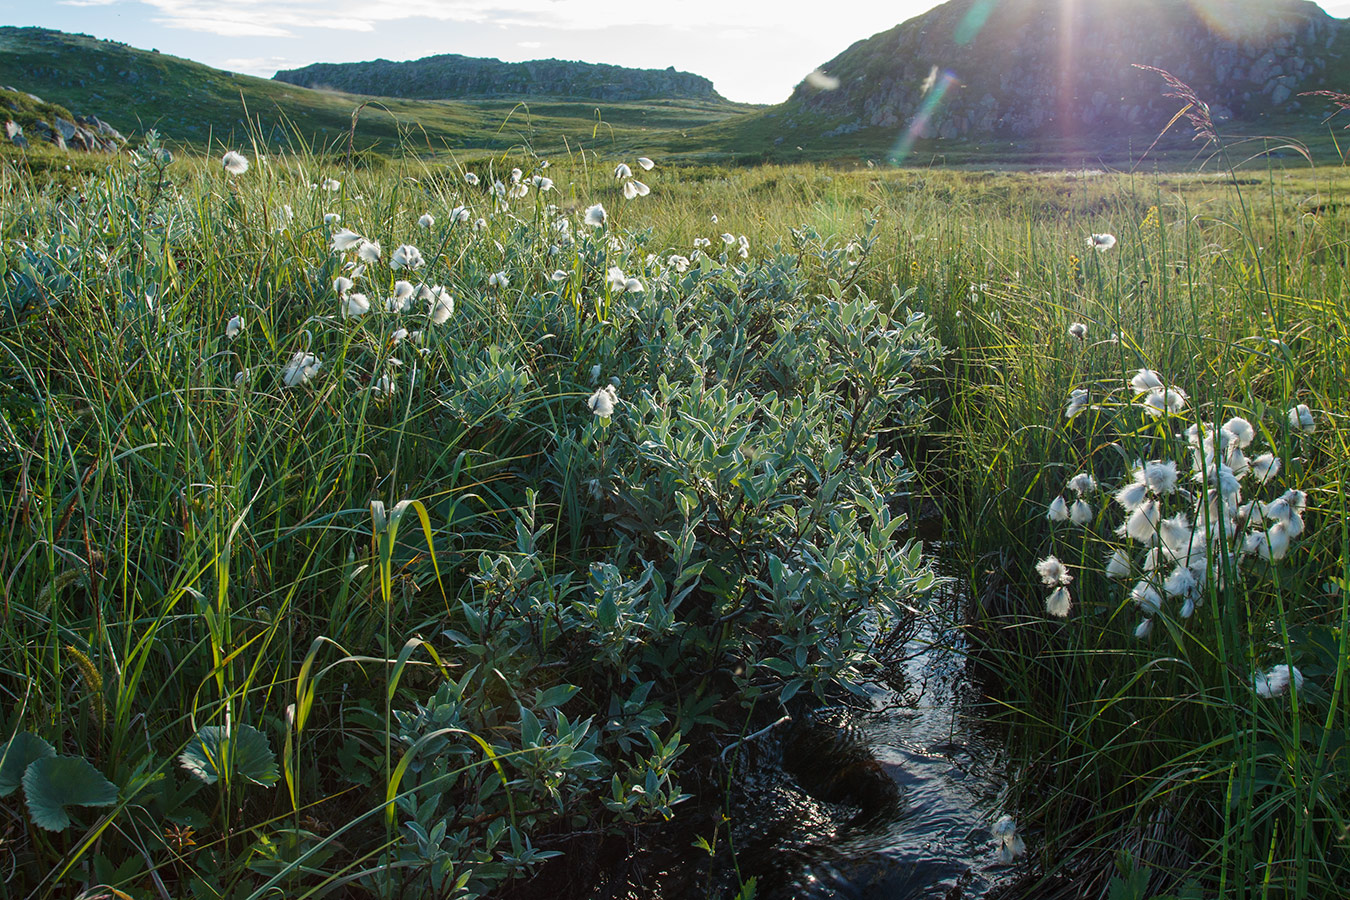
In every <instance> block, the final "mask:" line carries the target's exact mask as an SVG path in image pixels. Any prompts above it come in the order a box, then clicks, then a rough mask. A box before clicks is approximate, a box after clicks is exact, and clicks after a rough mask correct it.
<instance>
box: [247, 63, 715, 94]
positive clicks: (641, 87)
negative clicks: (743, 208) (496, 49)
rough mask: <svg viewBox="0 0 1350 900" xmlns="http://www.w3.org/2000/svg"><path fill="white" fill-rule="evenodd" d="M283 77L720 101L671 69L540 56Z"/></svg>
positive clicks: (335, 68) (334, 85)
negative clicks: (511, 60)
mask: <svg viewBox="0 0 1350 900" xmlns="http://www.w3.org/2000/svg"><path fill="white" fill-rule="evenodd" d="M272 77H273V78H274V79H276V80H277V81H284V82H287V83H289V84H298V85H301V86H303V87H310V88H327V89H330V90H338V91H346V92H348V93H353V94H373V95H377V96H382V97H408V98H417V99H427V100H463V99H473V98H488V97H545V96H546V97H565V98H569V99H588V100H606V101H611V102H613V101H624V100H655V99H662V100H665V99H684V100H720V99H722V98H721V96H720V95H719V94H718V93H717V92H716V91H715V90H713V86H712V82H711V81H709V80H708V79H706V78H703V77H701V76H699V75H691V74H689V73H688V72H677V71H676V70H675V69H674V68H670V69H626V68H624V67H622V66H608V65H600V64H595V63H582V62H566V61H564V60H560V59H541V60H535V61H533V62H522V63H505V62H502V61H500V60H496V59H478V58H474V57H469V56H459V55H458V54H453V53H452V54H445V55H442V56H428V57H424V58H423V59H416V60H411V61H409V62H390V61H389V60H387V59H377V60H375V61H373V62H361V63H315V64H314V65H310V66H305V67H304V68H302V69H288V70H285V71H281V72H278V73H276V75H274V76H272Z"/></svg>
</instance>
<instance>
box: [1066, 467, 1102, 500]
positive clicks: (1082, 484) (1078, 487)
mask: <svg viewBox="0 0 1350 900" xmlns="http://www.w3.org/2000/svg"><path fill="white" fill-rule="evenodd" d="M1065 487H1066V488H1067V489H1068V490H1071V491H1073V492H1074V493H1075V494H1077V495H1078V496H1080V497H1081V496H1083V495H1084V494H1086V493H1088V492H1090V491H1095V490H1096V489H1097V479H1095V478H1093V477H1092V476H1091V475H1089V474H1088V473H1087V472H1079V473H1078V474H1077V475H1075V476H1073V477H1072V478H1070V479H1069V483H1068V484H1067V485H1065Z"/></svg>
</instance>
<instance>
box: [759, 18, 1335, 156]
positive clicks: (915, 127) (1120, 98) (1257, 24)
mask: <svg viewBox="0 0 1350 900" xmlns="http://www.w3.org/2000/svg"><path fill="white" fill-rule="evenodd" d="M1347 40H1350V29H1347V28H1345V27H1344V22H1343V21H1342V20H1339V19H1334V18H1332V17H1331V16H1328V15H1327V14H1326V13H1325V12H1323V11H1322V9H1321V8H1320V7H1318V6H1317V5H1316V4H1314V3H1311V2H1307V0H1001V2H998V3H991V2H989V0H950V2H948V3H944V4H942V5H941V6H938V7H936V8H934V9H932V10H930V11H929V12H927V13H925V14H923V15H921V16H918V17H916V18H913V19H911V20H909V21H907V22H905V23H903V24H901V25H898V26H896V27H895V28H892V29H890V30H889V31H885V32H882V33H881V34H877V35H874V36H873V37H871V38H868V39H867V40H864V41H859V42H858V43H856V44H854V45H853V46H851V47H849V48H848V49H847V50H845V51H844V52H843V53H841V54H839V56H837V57H835V58H834V59H833V60H831V61H830V62H828V63H826V64H825V65H823V66H821V70H822V71H823V73H824V77H820V76H817V77H814V78H811V79H809V80H808V81H804V82H803V83H802V84H800V85H799V86H798V87H797V88H796V90H795V91H794V92H793V95H792V97H791V99H790V100H789V101H788V102H787V104H785V106H784V108H783V109H782V112H781V113H780V115H781V116H783V117H785V118H786V120H787V122H786V124H787V127H788V128H789V129H791V128H793V127H794V126H799V125H800V124H801V123H802V122H804V121H805V120H810V121H811V127H812V130H813V131H817V133H819V131H818V129H824V128H828V129H829V130H828V131H825V132H824V133H825V134H826V135H843V134H848V133H851V132H854V131H859V130H862V129H868V128H884V129H894V130H896V131H900V130H901V129H909V130H911V131H912V132H913V133H914V134H915V135H916V136H918V137H928V138H944V139H951V138H972V139H978V138H985V137H990V136H998V137H1006V138H1009V139H1020V138H1030V137H1038V138H1045V137H1052V138H1053V137H1065V138H1072V139H1077V140H1084V139H1087V140H1091V139H1092V138H1093V137H1094V136H1105V135H1112V134H1115V135H1118V134H1125V133H1147V132H1149V131H1152V132H1153V133H1157V131H1158V130H1160V129H1161V128H1162V127H1163V126H1164V125H1166V124H1167V122H1168V121H1169V120H1170V119H1171V117H1172V116H1173V115H1174V114H1175V113H1176V112H1177V111H1178V110H1179V109H1180V108H1181V106H1182V105H1183V104H1182V103H1181V102H1180V101H1178V100H1176V99H1172V98H1166V97H1164V96H1162V93H1163V90H1164V89H1165V85H1164V83H1163V81H1162V79H1161V78H1160V76H1159V75H1158V74H1156V73H1153V72H1148V71H1144V70H1140V69H1137V68H1134V67H1132V65H1131V64H1133V63H1139V64H1144V65H1149V66H1156V67H1158V68H1161V69H1165V70H1167V71H1169V72H1171V73H1172V74H1174V75H1175V76H1176V77H1177V78H1179V79H1181V80H1182V81H1183V82H1185V83H1186V84H1187V85H1189V86H1190V87H1191V88H1193V89H1194V91H1195V93H1196V94H1197V95H1198V96H1199V97H1200V98H1201V99H1203V100H1205V101H1206V102H1207V103H1208V104H1209V105H1210V107H1211V110H1212V112H1213V116H1214V120H1215V122H1216V123H1218V125H1219V127H1220V130H1222V129H1223V125H1224V123H1225V122H1226V121H1228V120H1238V123H1239V124H1240V123H1244V122H1255V121H1258V120H1260V119H1261V118H1263V117H1265V116H1267V115H1270V114H1272V113H1281V114H1282V113H1291V112H1295V111H1297V110H1298V109H1299V108H1300V100H1299V98H1298V97H1297V94H1298V93H1299V92H1301V91H1311V90H1318V89H1322V88H1333V89H1336V90H1346V89H1348V88H1350V84H1346V83H1344V81H1343V80H1342V73H1344V72H1345V71H1346V60H1345V59H1343V55H1344V54H1345V53H1346V51H1347V50H1350V46H1347ZM836 80H837V86H835V81H836ZM1317 108H1318V109H1319V110H1320V109H1321V108H1322V106H1321V105H1319V106H1318V107H1317ZM1310 115H1311V113H1310ZM1232 127H1234V128H1237V127H1238V125H1236V124H1235V125H1234V126H1232ZM788 139H789V140H791V138H790V137H789V138H788Z"/></svg>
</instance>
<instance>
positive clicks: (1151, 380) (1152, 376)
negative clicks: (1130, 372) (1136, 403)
mask: <svg viewBox="0 0 1350 900" xmlns="http://www.w3.org/2000/svg"><path fill="white" fill-rule="evenodd" d="M1162 386H1163V380H1162V376H1161V375H1159V374H1158V373H1157V372H1155V371H1153V370H1152V369H1140V370H1139V371H1138V372H1135V373H1134V377H1132V378H1131V379H1130V388H1131V389H1132V390H1133V391H1134V392H1135V393H1136V394H1142V393H1144V392H1145V391H1151V390H1156V389H1158V388H1161V387H1162Z"/></svg>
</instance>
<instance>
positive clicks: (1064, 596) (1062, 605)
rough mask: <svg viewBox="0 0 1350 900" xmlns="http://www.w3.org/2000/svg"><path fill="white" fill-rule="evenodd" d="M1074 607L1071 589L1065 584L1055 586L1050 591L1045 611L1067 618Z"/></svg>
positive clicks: (1046, 599)
mask: <svg viewBox="0 0 1350 900" xmlns="http://www.w3.org/2000/svg"><path fill="white" fill-rule="evenodd" d="M1072 608H1073V598H1072V597H1070V596H1069V589H1068V588H1066V587H1064V586H1063V585H1060V586H1059V587H1057V588H1055V589H1054V590H1053V591H1051V592H1050V596H1048V597H1046V598H1045V611H1046V612H1047V613H1049V614H1050V615H1052V616H1055V617H1057V618H1060V619H1063V618H1066V617H1067V616H1068V615H1069V610H1070V609H1072Z"/></svg>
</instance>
